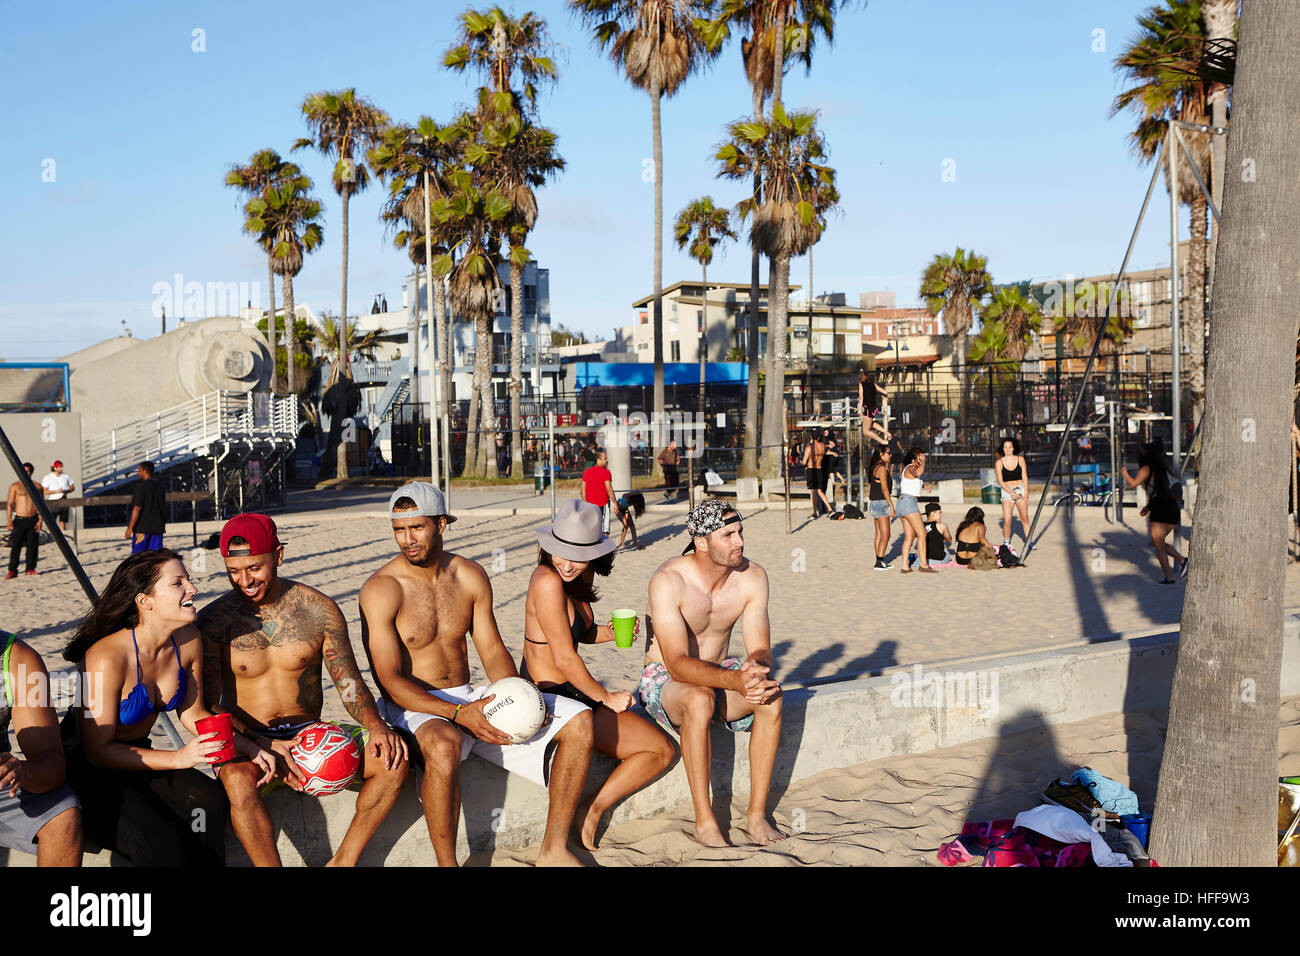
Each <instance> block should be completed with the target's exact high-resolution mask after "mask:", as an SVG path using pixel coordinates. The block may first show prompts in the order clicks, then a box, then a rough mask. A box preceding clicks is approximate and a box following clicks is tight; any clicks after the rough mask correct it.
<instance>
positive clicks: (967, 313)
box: [921, 246, 993, 425]
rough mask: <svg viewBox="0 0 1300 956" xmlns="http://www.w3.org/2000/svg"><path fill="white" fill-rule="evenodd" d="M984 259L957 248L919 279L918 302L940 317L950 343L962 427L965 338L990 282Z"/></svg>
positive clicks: (966, 375)
mask: <svg viewBox="0 0 1300 956" xmlns="http://www.w3.org/2000/svg"><path fill="white" fill-rule="evenodd" d="M988 264H989V262H988V258H987V257H985V256H980V255H976V254H975V253H974V252H967V251H966V250H964V249H962V248H961V246H958V247H957V249H956V251H955V252H953V254H952V255H948V254H947V253H945V252H941V253H938V254H937V255H935V257H934V258H933V259H932V260H931V261H930V264H929V265H928V266H926V269H925V272H924V274H922V276H921V298H922V299H923V300H924V301H925V304H926V305H927V306H928V307H929V309H930V314H931V315H938V314H939V313H941V312H942V313H943V327H944V331H946V332H947V333H948V334H949V335H951V336H952V341H953V364H954V365H958V366H959V367H960V368H961V399H960V402H959V408H958V421H959V422H960V424H962V425H965V424H966V401H967V392H968V391H969V387H970V375H969V372H968V370H967V368H966V336H967V334H968V333H969V332H970V327H971V323H972V322H973V321H974V318H975V316H974V307H975V306H976V305H978V304H979V302H980V300H981V299H983V298H984V296H986V295H988V294H989V291H990V289H991V288H992V285H993V278H992V276H990V275H989V270H988Z"/></svg>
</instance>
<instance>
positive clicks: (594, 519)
mask: <svg viewBox="0 0 1300 956" xmlns="http://www.w3.org/2000/svg"><path fill="white" fill-rule="evenodd" d="M600 525H601V515H600V509H599V508H597V507H596V506H595V505H593V504H588V503H587V502H585V501H580V500H579V499H577V498H570V499H569V500H568V501H565V502H563V503H562V504H561V505H560V506H559V508H557V509H556V511H555V522H554V523H553V524H551V525H548V526H547V527H545V528H538V529H537V543H538V544H540V545H541V546H542V550H543V551H545V552H546V553H547V554H550V555H551V556H552V557H556V558H566V559H567V560H569V561H594V560H595V559H596V558H600V557H603V556H605V555H607V554H609V553H610V552H611V551H614V550H616V549H617V548H618V543H617V542H615V541H614V539H613V538H611V537H609V536H608V535H605V534H603V533H602V532H601V530H600Z"/></svg>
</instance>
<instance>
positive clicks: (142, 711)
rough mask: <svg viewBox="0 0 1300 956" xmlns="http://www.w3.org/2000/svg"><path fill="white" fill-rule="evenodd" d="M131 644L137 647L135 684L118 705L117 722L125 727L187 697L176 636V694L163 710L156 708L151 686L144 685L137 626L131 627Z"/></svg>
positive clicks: (174, 646) (172, 705)
mask: <svg viewBox="0 0 1300 956" xmlns="http://www.w3.org/2000/svg"><path fill="white" fill-rule="evenodd" d="M131 644H132V645H133V646H134V647H135V686H134V687H132V688H131V693H130V694H129V695H127V698H126V700H124V701H120V702H119V703H118V705H117V722H118V723H119V724H121V725H122V726H123V727H129V726H131V725H132V724H138V723H140V721H142V720H147V719H148V718H150V717H152V716H153V715H154V714H158V713H164V712H166V711H169V710H175V709H176V708H177V707H179V706H180V705H181V701H183V700H184V699H185V667H184V665H182V664H181V652H180V648H178V647H177V646H176V638H174V637H173V638H172V651H173V652H175V654H176V668H177V670H178V672H179V676H178V678H177V684H176V694H175V696H173V697H172V699H171V700H169V701H168V702H167V704H166V706H164V707H163V708H162V710H161V711H159V710H155V709H154V706H153V697H152V696H151V695H150V693H149V688H147V687H145V686H144V675H143V674H142V673H141V672H140V645H139V644H137V643H136V641H135V628H131Z"/></svg>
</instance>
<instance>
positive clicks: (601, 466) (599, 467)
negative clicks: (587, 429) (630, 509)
mask: <svg viewBox="0 0 1300 956" xmlns="http://www.w3.org/2000/svg"><path fill="white" fill-rule="evenodd" d="M582 500H583V501H586V502H587V503H588V504H593V505H595V506H596V507H597V508H599V509H600V511H601V530H602V531H603V532H604V533H605V534H609V527H610V512H613V516H614V517H616V518H618V519H619V521H620V522H621V521H622V520H623V509H622V508H621V507H620V506H619V503H618V499H617V497H616V496H615V495H614V476H613V475H612V474H611V473H610V470H609V456H608V455H607V454H605V449H603V448H597V449H596V463H595V464H594V465H592V466H591V467H590V468H587V469H585V470H584V471H583V473H582Z"/></svg>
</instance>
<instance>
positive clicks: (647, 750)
mask: <svg viewBox="0 0 1300 956" xmlns="http://www.w3.org/2000/svg"><path fill="white" fill-rule="evenodd" d="M537 539H538V554H537V570H535V571H534V572H533V576H532V578H531V579H530V580H529V582H528V597H527V599H526V601H525V602H524V659H523V662H522V663H521V666H520V668H519V673H520V674H521V675H523V676H524V677H527V678H528V679H529V680H531V681H533V682H534V683H535V684H537V686H538V687H539V688H541V689H542V690H543V691H545V692H547V693H551V694H559V695H560V696H562V697H569V698H571V699H573V700H576V701H578V702H579V703H581V704H586V705H587V706H588V707H590V708H591V710H592V717H593V718H594V724H595V742H594V744H595V748H596V749H597V750H599V751H600V752H601V753H603V754H608V755H609V756H611V757H614V758H616V759H618V760H619V761H620V763H619V765H618V766H617V767H615V768H614V772H613V773H611V774H610V775H609V777H608V778H607V779H606V780H605V782H604V784H603V785H601V788H600V789H599V790H598V791H597V792H596V794H595V796H593V797H591V798H590V799H588V800H586V801H584V802H583V803H582V804H581V805H580V806H579V807H578V811H577V813H575V814H574V818H573V819H574V825H575V826H576V827H578V828H579V829H580V836H581V839H582V845H583V846H585V847H586V848H587V849H588V850H594V849H595V848H596V828H597V827H598V826H599V825H600V819H601V817H602V816H604V815H605V813H606V812H607V811H608V810H609V809H610V807H612V806H613V805H614V804H615V803H616V802H617V801H619V800H621V799H623V798H624V797H626V796H627V795H628V794H630V793H634V792H635V791H637V790H640V789H641V788H642V787H644V786H645V785H646V784H648V783H649V782H650V781H651V780H653V779H654V778H655V777H657V776H659V774H661V773H663V771H664V770H666V769H667V767H668V765H669V764H670V763H672V760H673V754H674V749H673V744H672V741H671V740H669V739H668V736H667V735H666V734H665V733H664V732H663V731H661V730H660V729H659V728H658V727H656V726H655V725H654V724H652V723H651V722H650V721H648V720H645V719H644V718H641V717H638V716H637V715H636V714H633V713H629V712H628V707H630V706H631V705H632V699H633V698H632V693H631V692H630V691H626V690H614V691H610V690H606V689H605V687H604V686H603V685H602V684H601V683H600V682H599V681H598V680H596V678H594V677H592V676H591V672H590V671H589V670H587V665H586V664H584V663H583V661H582V657H581V655H579V653H578V645H579V644H604V643H606V642H607V641H612V640H613V639H614V629H613V627H612V626H611V625H610V624H597V623H596V616H595V614H594V613H593V612H592V610H591V605H592V603H593V602H594V601H596V600H598V599H599V597H600V595H599V594H598V593H597V591H596V586H595V578H596V575H597V574H599V575H601V576H602V577H605V576H607V575H608V574H609V573H610V571H611V570H613V567H614V554H613V552H614V549H615V547H616V545H615V544H614V541H613V539H612V538H609V537H606V536H605V535H603V534H601V533H600V509H599V508H597V507H596V506H595V505H591V504H587V502H585V501H577V500H572V501H566V502H565V503H564V504H563V505H561V506H560V508H559V510H558V512H557V514H556V516H555V523H554V524H553V525H551V526H550V527H549V528H544V529H542V530H541V531H538V532H537ZM637 626H638V630H639V627H640V623H639V622H638V625H637Z"/></svg>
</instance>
